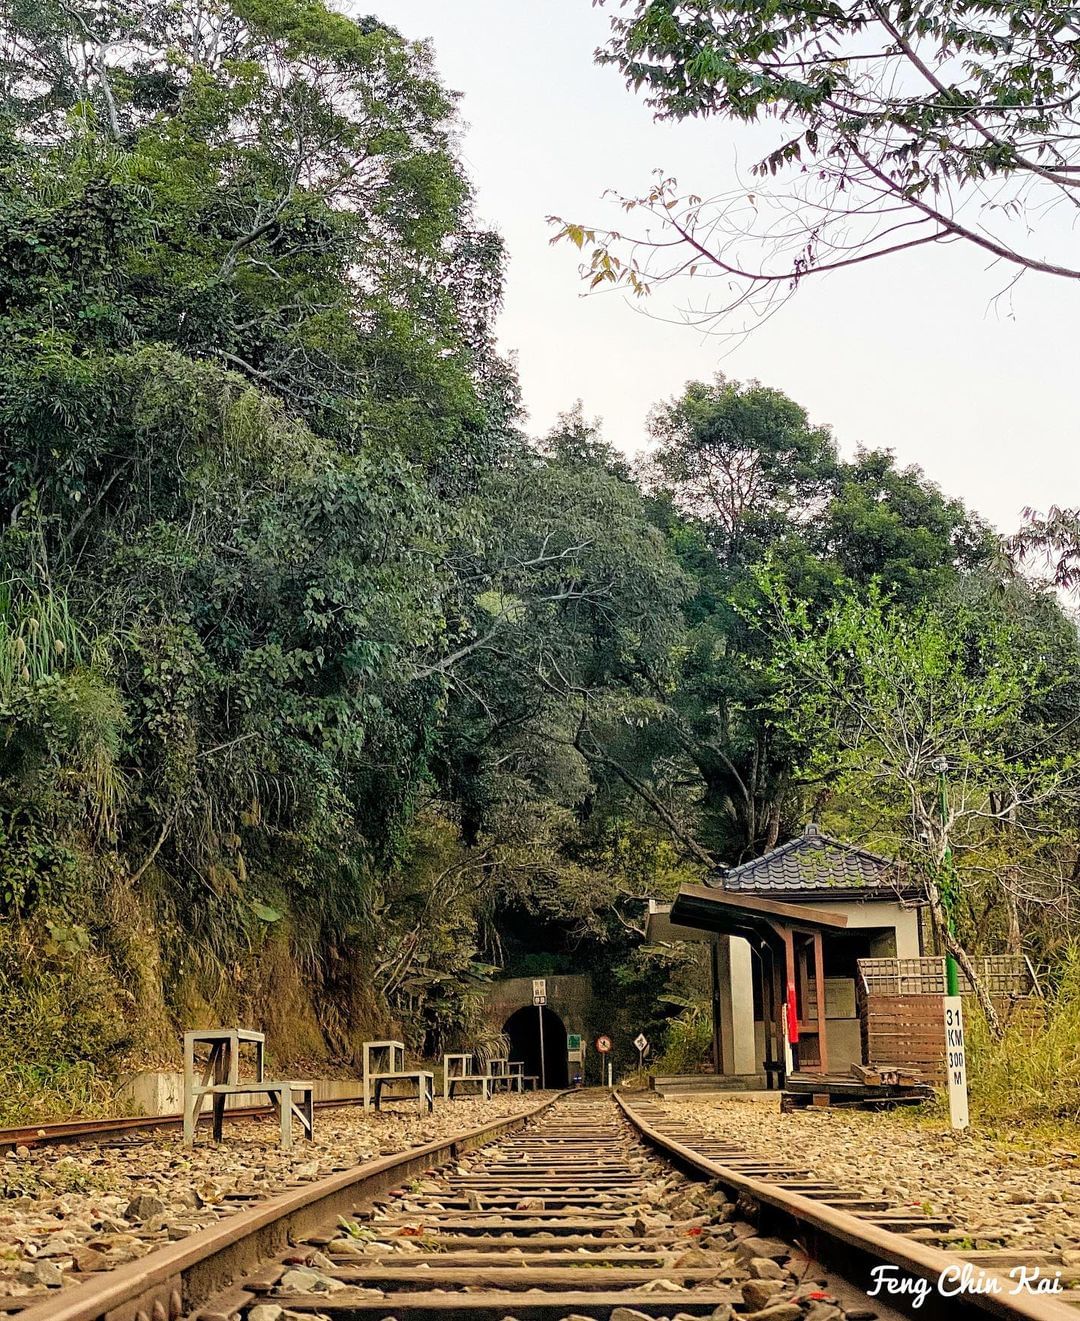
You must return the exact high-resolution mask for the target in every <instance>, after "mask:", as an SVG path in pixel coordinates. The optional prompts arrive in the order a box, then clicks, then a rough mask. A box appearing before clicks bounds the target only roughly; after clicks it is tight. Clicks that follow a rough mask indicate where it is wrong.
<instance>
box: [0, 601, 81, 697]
mask: <svg viewBox="0 0 1080 1321" xmlns="http://www.w3.org/2000/svg"><path fill="white" fill-rule="evenodd" d="M84 647H85V639H84V638H83V636H82V634H81V633H80V631H79V628H78V625H77V624H76V623H75V621H74V619H73V618H72V616H71V611H70V610H69V608H68V603H67V598H66V597H65V596H64V595H63V594H62V593H58V592H52V591H45V592H39V591H34V590H32V589H30V588H28V587H27V586H25V585H22V586H21V588H20V590H19V591H15V590H14V589H13V586H12V584H11V583H0V701H4V702H9V701H10V700H11V699H12V698H13V697H14V696H15V695H16V694H17V693H18V692H19V691H20V690H21V689H23V688H25V687H26V686H28V685H29V684H32V683H36V682H40V680H42V679H45V678H48V677H49V676H50V675H52V674H55V673H56V672H57V671H58V670H61V669H65V670H66V669H70V668H71V667H72V666H73V665H77V664H79V663H80V662H81V660H82V653H83V650H84Z"/></svg>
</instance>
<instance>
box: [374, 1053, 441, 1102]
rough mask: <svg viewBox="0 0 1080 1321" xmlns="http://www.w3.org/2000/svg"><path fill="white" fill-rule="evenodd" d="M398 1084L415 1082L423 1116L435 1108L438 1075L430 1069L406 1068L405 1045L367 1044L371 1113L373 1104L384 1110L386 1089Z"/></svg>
mask: <svg viewBox="0 0 1080 1321" xmlns="http://www.w3.org/2000/svg"><path fill="white" fill-rule="evenodd" d="M397 1083H411V1084H412V1085H413V1086H414V1087H415V1088H416V1092H415V1096H416V1103H417V1106H418V1108H419V1110H420V1112H421V1114H423V1113H425V1112H426V1113H428V1114H430V1113H431V1111H432V1110H434V1109H435V1075H434V1073H432V1072H431V1071H430V1070H429V1069H406V1067H405V1043H404V1042H402V1041H365V1042H364V1109H365V1110H370V1109H371V1106H372V1104H373V1103H374V1106H375V1109H376V1110H379V1109H381V1107H382V1102H383V1100H384V1097H383V1092H384V1090H385V1089H386V1088H387V1087H388V1086H392V1085H394V1084H397ZM402 1099H404V1098H402ZM409 1099H410V1100H411V1099H412V1093H410V1095H409Z"/></svg>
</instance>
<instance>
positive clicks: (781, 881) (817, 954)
mask: <svg viewBox="0 0 1080 1321" xmlns="http://www.w3.org/2000/svg"><path fill="white" fill-rule="evenodd" d="M924 903H925V900H924V898H923V896H922V894H921V891H920V890H919V889H918V888H917V887H915V886H913V885H911V883H910V882H906V880H905V877H904V874H903V872H902V871H901V869H899V868H898V867H897V866H896V865H895V864H894V863H892V862H890V861H889V859H887V858H882V857H878V856H877V855H876V854H874V853H869V852H867V851H866V850H865V849H860V848H856V847H855V846H853V845H850V844H844V843H842V842H841V841H839V840H836V839H831V838H829V836H827V835H824V834H822V833H821V831H820V830H819V829H818V828H817V826H815V825H808V826H806V828H805V829H804V831H803V833H802V834H801V835H799V836H798V837H796V838H795V839H792V840H790V841H789V842H788V843H786V844H782V845H780V847H779V848H775V849H773V850H772V851H771V852H769V853H766V854H764V855H763V856H762V857H760V858H755V859H754V860H753V861H752V862H748V863H746V864H745V865H744V866H741V867H734V868H732V869H730V870H728V871H725V872H723V873H721V874H719V875H718V876H717V877H716V878H715V879H710V880H709V881H708V882H707V883H705V884H702V885H684V886H683V887H682V888H681V889H680V890H679V893H678V895H677V896H676V898H675V899H674V901H673V902H671V903H659V902H657V901H655V900H654V901H651V902H650V905H649V916H648V923H647V927H646V938H647V939H648V940H650V941H652V942H657V943H659V942H667V941H698V942H703V943H705V944H706V945H708V947H709V958H710V965H711V988H712V1010H713V1013H712V1017H713V1050H712V1065H713V1070H714V1074H715V1075H721V1076H722V1077H723V1078H724V1079H725V1081H727V1082H728V1083H729V1085H732V1086H745V1087H749V1088H755V1087H760V1086H762V1085H763V1084H764V1085H768V1086H773V1085H781V1086H782V1085H783V1082H784V1079H785V1078H786V1076H787V1075H788V1074H789V1073H791V1072H792V1071H794V1070H805V1071H812V1072H814V1073H846V1072H847V1071H848V1070H849V1068H850V1066H851V1065H852V1064H859V1063H863V1062H864V1060H863V1046H862V1035H861V1025H860V1018H859V1011H858V1004H857V981H858V976H859V969H858V960H860V959H864V960H865V959H897V960H909V959H917V958H919V957H920V956H921V955H922V953H923V950H922V922H921V920H920V909H921V907H922V906H923V904H924Z"/></svg>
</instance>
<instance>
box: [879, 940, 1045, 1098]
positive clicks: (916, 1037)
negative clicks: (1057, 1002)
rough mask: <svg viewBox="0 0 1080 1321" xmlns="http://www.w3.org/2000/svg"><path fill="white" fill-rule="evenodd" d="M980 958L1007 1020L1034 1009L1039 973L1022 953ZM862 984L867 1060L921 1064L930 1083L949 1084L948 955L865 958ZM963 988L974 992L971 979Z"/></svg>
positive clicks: (914, 1066) (997, 1005) (963, 982)
mask: <svg viewBox="0 0 1080 1321" xmlns="http://www.w3.org/2000/svg"><path fill="white" fill-rule="evenodd" d="M975 963H976V967H977V969H978V970H979V971H980V972H981V973H982V974H983V975H984V976H985V977H986V978H987V987H988V989H989V991H990V993H991V999H992V1000H993V1002H994V1006H995V1008H996V1009H997V1011H998V1013H999V1014H1001V1016H1002V1018H1003V1019H1005V1020H1006V1021H1008V1019H1009V1018H1010V1017H1011V1016H1012V1015H1013V1014H1014V1013H1019V1012H1024V1013H1027V1012H1028V1011H1030V1009H1031V1007H1032V1005H1033V1004H1034V1003H1036V1001H1035V999H1034V997H1033V996H1032V991H1033V990H1035V989H1036V986H1035V978H1034V974H1033V972H1032V970H1031V967H1030V965H1029V964H1028V962H1027V960H1026V959H1024V958H1023V956H1022V955H1019V956H1018V955H1011V954H1001V955H991V956H989V957H987V958H984V959H977V960H976V961H975ZM980 964H981V965H983V966H982V967H981V968H980V967H979V965H980ZM857 989H858V1007H859V1021H860V1025H861V1029H862V1048H863V1061H864V1062H865V1063H866V1064H870V1065H880V1066H882V1067H885V1066H887V1065H892V1066H894V1067H895V1066H898V1065H899V1066H902V1067H906V1068H909V1069H918V1070H919V1071H920V1072H921V1073H922V1074H923V1076H924V1077H925V1078H926V1080H927V1082H931V1083H934V1084H935V1085H939V1084H941V1083H944V1081H945V1020H944V1015H943V1012H942V1005H941V998H942V996H943V995H944V994H945V961H944V959H936V958H921V959H860V960H859V977H858V981H857ZM960 991H961V994H962V995H969V994H970V992H971V987H970V985H969V983H968V981H967V979H966V978H961V986H960Z"/></svg>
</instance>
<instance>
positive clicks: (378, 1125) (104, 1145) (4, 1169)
mask: <svg viewBox="0 0 1080 1321" xmlns="http://www.w3.org/2000/svg"><path fill="white" fill-rule="evenodd" d="M540 1099H542V1098H541V1097H537V1096H536V1095H510V1096H496V1097H493V1098H492V1099H491V1100H490V1101H483V1100H478V1099H472V1098H462V1099H460V1100H455V1101H452V1102H449V1103H446V1102H440V1101H437V1102H436V1108H435V1113H434V1114H433V1115H421V1114H419V1113H417V1111H416V1107H415V1102H413V1103H408V1104H403V1105H402V1106H400V1107H398V1108H394V1109H390V1110H384V1111H382V1112H381V1113H378V1114H376V1113H374V1112H365V1111H363V1110H362V1109H360V1108H359V1107H351V1106H350V1107H346V1108H342V1109H327V1110H318V1111H316V1113H315V1138H314V1141H312V1142H307V1141H304V1140H300V1139H298V1140H297V1141H296V1145H295V1147H294V1149H293V1150H292V1151H291V1152H283V1151H281V1150H280V1149H279V1147H278V1126H277V1121H276V1119H263V1120H252V1119H237V1120H229V1119H226V1121H225V1140H224V1141H223V1142H222V1143H221V1144H220V1145H215V1144H214V1143H212V1142H211V1141H210V1138H209V1135H208V1131H207V1130H206V1129H205V1128H202V1127H200V1130H199V1132H198V1135H197V1136H196V1140H195V1147H194V1149H189V1148H187V1147H185V1146H184V1145H183V1143H182V1141H181V1135H180V1133H179V1131H177V1132H175V1133H173V1132H171V1131H167V1130H166V1131H160V1130H159V1131H156V1132H154V1134H153V1135H152V1136H146V1135H140V1136H139V1137H127V1138H122V1139H119V1138H114V1139H110V1140H106V1141H102V1142H85V1143H79V1144H78V1145H77V1146H42V1147H39V1148H35V1149H30V1150H28V1149H27V1148H25V1147H20V1148H18V1150H17V1151H15V1152H12V1153H11V1154H10V1155H9V1156H7V1157H6V1158H3V1159H0V1297H5V1298H10V1297H22V1296H26V1295H30V1294H41V1293H43V1292H45V1291H47V1290H50V1289H52V1290H56V1289H61V1288H63V1287H65V1286H67V1285H74V1284H76V1283H77V1282H78V1280H79V1277H80V1276H81V1275H83V1274H84V1273H86V1272H90V1271H100V1270H108V1269H110V1268H112V1267H114V1266H119V1265H122V1264H123V1263H124V1262H128V1261H132V1260H134V1259H135V1258H136V1257H141V1256H143V1255H144V1254H145V1253H147V1252H150V1251H152V1250H153V1249H154V1248H157V1247H161V1246H162V1245H163V1244H166V1243H168V1242H170V1241H173V1240H176V1239H181V1238H185V1237H186V1236H187V1235H188V1234H192V1233H195V1232H196V1231H198V1230H200V1229H205V1228H206V1227H207V1226H209V1225H212V1224H214V1223H216V1222H217V1221H218V1220H220V1219H222V1218H223V1217H225V1216H230V1215H234V1214H235V1213H236V1212H237V1211H241V1210H244V1209H246V1208H248V1207H250V1206H251V1205H252V1204H253V1203H254V1202H257V1201H261V1200H263V1199H265V1198H269V1197H273V1196H275V1195H277V1194H278V1193H281V1192H284V1191H286V1190H287V1189H288V1188H293V1187H297V1186H299V1185H300V1184H303V1183H309V1182H311V1181H313V1180H315V1179H321V1178H324V1177H325V1176H326V1175H328V1174H331V1173H333V1172H334V1171H335V1170H342V1169H348V1168H350V1167H351V1166H354V1165H359V1164H362V1163H364V1162H365V1161H370V1160H374V1159H375V1158H377V1157H378V1156H380V1155H390V1154H393V1153H396V1152H399V1151H404V1150H406V1149H408V1148H409V1147H414V1146H421V1145H423V1144H424V1143H427V1142H431V1141H434V1140H436V1139H439V1138H442V1137H447V1136H449V1135H451V1134H454V1133H461V1132H464V1131H465V1130H467V1129H470V1128H476V1127H479V1126H480V1125H481V1124H485V1123H491V1122H494V1121H495V1120H498V1119H501V1118H504V1117H509V1116H512V1115H515V1114H520V1113H521V1112H522V1111H524V1110H528V1109H531V1108H532V1107H534V1106H535V1105H536V1104H537V1102H538V1100H540Z"/></svg>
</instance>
